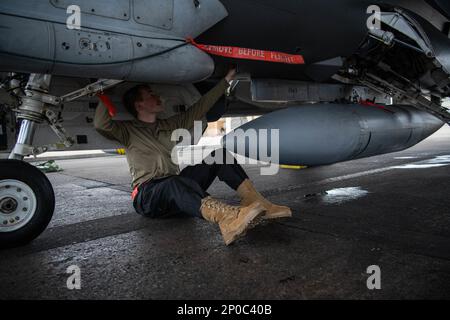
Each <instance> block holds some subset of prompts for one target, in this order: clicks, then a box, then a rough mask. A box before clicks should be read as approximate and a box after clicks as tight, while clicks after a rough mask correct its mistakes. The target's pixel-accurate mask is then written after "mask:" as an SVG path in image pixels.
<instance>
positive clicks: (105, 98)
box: [97, 93, 117, 117]
mask: <svg viewBox="0 0 450 320" xmlns="http://www.w3.org/2000/svg"><path fill="white" fill-rule="evenodd" d="M97 97H98V98H99V99H100V100H101V101H102V102H103V104H104V105H105V107H106V108H107V109H108V112H109V115H110V116H111V117H114V116H115V115H116V114H117V109H116V107H115V106H114V104H113V102H112V101H111V99H110V98H109V97H108V96H107V95H106V94H103V93H97Z"/></svg>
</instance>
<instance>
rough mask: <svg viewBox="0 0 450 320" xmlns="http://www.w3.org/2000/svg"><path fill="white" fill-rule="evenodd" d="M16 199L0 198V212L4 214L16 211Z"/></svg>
mask: <svg viewBox="0 0 450 320" xmlns="http://www.w3.org/2000/svg"><path fill="white" fill-rule="evenodd" d="M17 204H18V203H17V201H16V199H14V198H11V197H6V198H3V199H1V200H0V212H1V213H4V214H10V213H13V212H14V211H16V209H17Z"/></svg>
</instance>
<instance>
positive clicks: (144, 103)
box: [136, 87, 164, 113]
mask: <svg viewBox="0 0 450 320" xmlns="http://www.w3.org/2000/svg"><path fill="white" fill-rule="evenodd" d="M136 110H137V112H138V113H141V112H145V113H158V112H162V111H164V106H163V104H162V102H161V98H160V97H159V95H157V94H156V93H154V92H153V91H152V89H151V88H150V87H146V88H143V89H141V101H138V102H136Z"/></svg>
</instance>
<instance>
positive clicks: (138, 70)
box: [0, 0, 450, 247]
mask: <svg viewBox="0 0 450 320" xmlns="http://www.w3.org/2000/svg"><path fill="white" fill-rule="evenodd" d="M449 19H450V5H449V3H448V2H447V1H445V0H427V1H425V0H385V1H379V0H371V1H368V0H339V1H336V0H303V1H298V0H277V1H273V0H95V1H92V0H47V1H45V0H44V1H43V0H28V1H8V0H1V1H0V31H1V32H0V71H1V73H0V80H1V85H0V152H1V154H2V155H3V160H0V245H1V246H2V247H11V246H16V245H20V244H24V243H27V242H29V241H31V240H33V239H34V238H36V237H37V236H38V235H39V234H41V233H42V232H43V230H44V229H45V228H46V227H47V225H48V223H49V221H50V220H51V218H52V215H53V211H54V206H55V196H54V192H53V189H52V186H51V184H50V182H49V181H48V179H47V178H46V176H45V175H44V174H42V173H41V172H40V171H39V170H37V169H36V168H35V167H33V166H31V165H29V164H28V163H26V162H25V161H23V160H24V158H25V157H26V156H30V155H37V154H40V153H43V152H45V151H49V150H62V149H65V148H68V149H72V150H73V149H78V150H80V149H97V148H103V149H106V148H113V147H116V146H113V145H111V142H110V141H107V140H105V139H104V138H102V137H101V136H100V135H97V134H96V133H95V132H94V130H93V126H92V121H93V111H94V109H95V108H96V106H97V104H98V102H99V99H107V101H109V102H110V105H111V106H115V107H116V108H117V111H118V112H117V117H118V118H119V119H120V118H124V117H126V114H125V112H124V111H123V109H122V106H121V103H120V97H121V95H122V94H123V92H124V91H125V90H127V89H128V88H129V87H130V86H133V85H135V84H136V83H151V84H152V88H153V89H154V90H155V91H157V92H158V93H159V94H160V95H161V97H162V98H163V101H164V103H165V105H166V110H167V114H166V115H165V116H170V115H172V114H176V113H178V112H182V111H184V110H186V108H188V107H189V106H190V105H191V104H192V103H193V102H195V101H196V100H197V99H198V98H199V97H200V96H201V94H202V93H204V92H205V91H207V90H208V89H209V88H210V87H212V86H213V85H214V84H215V83H216V82H217V81H218V80H219V79H220V78H221V77H223V76H224V75H225V73H226V71H227V70H228V68H229V67H230V66H232V65H233V66H237V68H238V71H239V76H238V77H237V79H236V80H235V81H234V82H233V84H232V86H231V90H230V92H229V94H228V95H227V96H226V97H225V98H223V99H222V100H221V101H219V102H218V103H217V105H216V106H215V107H214V108H213V109H212V110H211V111H210V112H209V113H208V115H207V119H206V120H207V121H215V120H217V119H218V118H220V117H223V116H237V115H260V116H261V117H259V118H258V119H256V120H255V121H252V122H249V123H247V124H246V125H245V126H244V128H250V129H279V163H281V164H300V165H307V166H315V165H323V164H330V163H336V162H340V161H347V160H351V159H356V158H361V157H368V156H373V155H378V154H383V153H388V152H394V151H399V150H403V149H406V148H409V147H411V146H413V145H415V144H417V143H418V142H420V141H422V140H423V139H425V138H426V137H428V136H429V135H431V134H432V133H434V132H435V131H437V130H438V129H439V128H440V127H442V126H443V125H444V124H445V123H448V122H449V119H450V114H449V112H448V110H447V109H446V108H445V107H444V106H443V103H442V101H443V100H444V99H445V98H447V97H449V96H450V78H449V75H450V39H449V31H450V23H449V22H450V20H449ZM55 134H56V135H55ZM223 142H224V144H225V146H227V147H228V148H230V149H231V151H236V152H240V153H242V154H243V155H245V156H248V157H251V156H252V154H250V152H249V148H247V147H246V146H244V147H242V146H240V145H234V146H232V145H231V144H230V142H229V139H227V137H225V138H224V140H223ZM194 143H195V141H194ZM258 154H259V153H258ZM256 158H257V159H258V156H256Z"/></svg>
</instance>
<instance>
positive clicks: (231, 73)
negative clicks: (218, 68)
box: [225, 68, 236, 83]
mask: <svg viewBox="0 0 450 320" xmlns="http://www.w3.org/2000/svg"><path fill="white" fill-rule="evenodd" d="M235 76H236V69H234V68H233V69H230V71H228V74H227V75H226V76H225V80H227V81H228V83H230V82H231V81H232V80H234V77H235Z"/></svg>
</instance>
